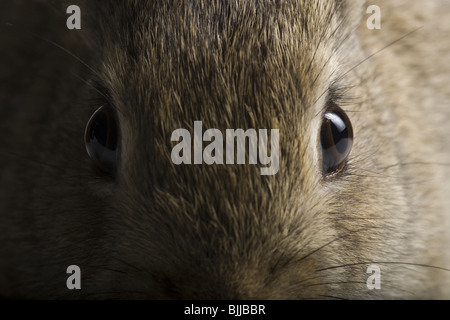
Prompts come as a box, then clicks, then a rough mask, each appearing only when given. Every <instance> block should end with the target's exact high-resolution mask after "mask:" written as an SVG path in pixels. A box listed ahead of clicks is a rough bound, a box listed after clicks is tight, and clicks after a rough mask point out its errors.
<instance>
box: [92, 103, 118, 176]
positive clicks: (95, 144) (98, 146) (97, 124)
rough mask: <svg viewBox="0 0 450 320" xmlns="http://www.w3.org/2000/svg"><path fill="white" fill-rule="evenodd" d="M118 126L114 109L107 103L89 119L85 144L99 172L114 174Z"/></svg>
mask: <svg viewBox="0 0 450 320" xmlns="http://www.w3.org/2000/svg"><path fill="white" fill-rule="evenodd" d="M117 144H118V128H117V122H116V118H115V114H114V111H113V110H112V108H111V107H110V106H109V105H104V106H102V107H100V108H99V109H98V110H97V111H95V112H94V114H93V115H92V116H91V118H90V119H89V122H88V124H87V126H86V131H85V145H86V150H87V153H88V154H89V157H91V159H92V161H93V163H94V165H95V167H96V168H97V169H98V170H100V172H101V173H103V174H106V175H114V174H115V172H116V167H117V158H118V147H117Z"/></svg>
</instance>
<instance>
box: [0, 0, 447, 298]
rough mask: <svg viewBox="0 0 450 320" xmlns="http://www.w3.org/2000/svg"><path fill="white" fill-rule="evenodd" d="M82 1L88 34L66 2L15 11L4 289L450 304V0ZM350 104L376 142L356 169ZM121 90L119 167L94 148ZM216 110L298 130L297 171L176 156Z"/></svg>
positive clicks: (7, 112) (10, 45)
mask: <svg viewBox="0 0 450 320" xmlns="http://www.w3.org/2000/svg"><path fill="white" fill-rule="evenodd" d="M70 4H79V5H80V7H81V10H82V30H80V31H69V30H67V29H66V28H65V19H66V18H67V15H65V7H66V6H65V5H64V4H60V3H55V4H54V6H53V7H54V8H51V7H50V6H48V5H47V4H45V3H43V1H9V3H5V1H4V2H2V4H1V5H0V7H1V10H0V12H1V14H0V17H1V22H2V26H1V28H0V32H1V38H0V39H1V42H2V46H1V48H0V63H1V68H0V78H1V81H2V87H1V88H0V108H1V114H2V118H1V120H0V133H1V134H0V139H1V145H0V153H1V157H0V170H1V171H0V172H1V176H0V177H1V180H0V243H1V245H0V295H1V296H4V297H9V298H10V297H13V298H14V297H20V298H55V297H63V298H80V297H83V298H108V297H118V298H160V299H172V298H173V299H184V298H187V299H196V298H213V299H228V298H230V299H250V298H251V299H308V298H314V299H317V298H346V299H349V298H350V299H356V298H368V299H369V298H406V299H408V298H450V294H449V292H448V289H447V288H448V287H449V282H448V280H449V278H450V271H448V270H444V269H442V268H447V269H448V268H450V262H449V261H448V257H447V255H448V254H447V251H448V250H447V245H448V233H449V231H448V230H449V225H448V217H449V215H450V204H449V197H448V195H449V194H450V189H449V182H448V181H447V180H448V177H449V176H450V175H449V173H450V172H449V167H450V152H449V151H448V150H449V149H448V143H449V142H450V141H449V138H448V135H447V134H446V125H447V123H448V121H449V120H450V119H449V118H450V111H449V102H450V89H449V87H448V83H450V62H449V49H450V44H449V42H448V40H447V38H446V37H447V36H446V35H447V34H448V31H450V30H449V29H450V27H449V23H448V21H447V19H446V18H444V17H446V15H447V16H448V13H449V12H450V11H449V10H450V8H449V5H448V4H447V2H445V1H427V2H426V1H422V0H417V1H410V0H408V1H401V0H396V1H386V2H385V1H375V3H372V2H371V3H370V4H378V5H379V6H380V7H381V12H382V28H381V30H368V29H367V28H366V19H367V18H368V15H367V14H366V12H365V10H366V8H367V6H368V4H366V3H365V2H364V1H325V0H317V1H306V0H303V1H302V0H292V1H207V0H199V1H141V0H140V1H137V0H134V1H133V0H128V1H114V0H110V1H102V2H101V3H100V1H86V2H82V1H78V3H77V1H73V2H71V3H70ZM37 13H39V14H37ZM5 21H6V22H10V23H12V24H13V25H14V26H15V27H9V26H6V25H5V23H4V22H5ZM418 28H420V29H418ZM30 31H31V32H33V33H34V34H35V35H32V34H30ZM407 34H408V35H407ZM405 35H407V36H405ZM404 36H405V37H404ZM48 40H51V41H54V42H55V43H56V44H58V46H60V47H58V46H56V45H55V44H52V43H50V42H49V41H48ZM61 47H63V48H65V49H66V50H69V51H70V52H71V53H72V54H68V53H67V52H66V51H65V50H63V49H61ZM75 57H77V58H75ZM3 84H6V85H3ZM329 101H333V102H334V103H337V104H339V105H340V106H341V107H342V108H343V109H344V110H345V111H346V113H347V114H348V115H349V118H350V120H351V122H352V125H353V129H354V136H355V140H354V145H353V149H352V151H351V154H350V157H349V159H348V163H347V165H346V168H345V170H344V171H343V172H342V174H340V175H338V176H336V177H335V178H334V179H324V178H323V177H322V174H321V171H320V159H319V149H318V144H319V131H320V125H321V120H322V116H323V112H324V109H325V107H326V105H327V103H328V102H329ZM104 103H109V104H110V105H111V106H113V107H114V108H115V110H116V116H117V120H118V123H119V126H120V159H119V170H118V173H117V177H116V179H115V180H105V179H104V178H102V177H100V176H98V175H97V174H96V173H95V171H93V170H92V168H91V163H90V159H89V157H88V156H87V154H86V151H85V146H84V143H83V133H84V128H85V126H86V123H87V121H88V119H89V117H90V116H91V114H92V113H93V112H94V111H95V110H96V109H97V108H98V107H99V106H100V105H102V104H104ZM194 120H202V121H203V126H204V128H217V129H220V130H222V131H224V130H225V129H226V128H234V129H237V128H243V129H248V128H255V129H261V128H267V129H280V166H279V168H280V169H279V172H278V174H276V175H274V176H261V175H260V174H259V168H258V167H257V166H251V165H212V166H208V165H181V166H175V165H174V164H173V163H172V161H171V158H170V152H171V149H172V147H173V143H171V141H170V137H171V133H172V132H173V131H174V130H175V129H177V128H186V129H188V130H190V131H192V127H193V122H194ZM73 264H75V265H78V266H80V268H81V270H82V290H80V291H69V290H68V289H67V288H66V279H67V277H68V275H67V274H66V273H65V271H66V268H67V267H68V266H69V265H73ZM371 264H375V265H378V266H379V267H380V268H381V289H380V290H369V289H368V288H367V286H366V280H367V278H368V277H369V274H367V273H366V269H367V267H368V266H369V265H371Z"/></svg>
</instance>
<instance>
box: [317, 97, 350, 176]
mask: <svg viewBox="0 0 450 320" xmlns="http://www.w3.org/2000/svg"><path fill="white" fill-rule="evenodd" d="M352 144H353V129H352V124H351V122H350V119H349V118H348V117H347V115H346V114H345V112H344V111H343V110H342V109H341V108H339V107H338V106H337V105H333V106H331V107H330V108H329V109H328V110H327V112H326V113H325V115H324V117H323V120H322V127H321V129H320V150H321V158H322V172H323V174H324V175H325V176H327V175H332V174H335V173H337V172H339V171H340V170H342V168H343V167H344V165H345V161H346V160H347V157H348V155H349V153H350V150H351V149H352Z"/></svg>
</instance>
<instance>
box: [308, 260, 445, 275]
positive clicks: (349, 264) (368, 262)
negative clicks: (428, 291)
mask: <svg viewBox="0 0 450 320" xmlns="http://www.w3.org/2000/svg"><path fill="white" fill-rule="evenodd" d="M370 264H391V265H406V266H414V267H424V268H432V269H437V270H442V271H450V269H447V268H444V267H439V266H433V265H429V264H421V263H412V262H400V261H367V262H357V263H347V264H343V265H339V266H330V267H326V268H321V269H317V270H316V271H317V272H321V271H327V270H333V269H338V268H346V267H352V266H360V265H370Z"/></svg>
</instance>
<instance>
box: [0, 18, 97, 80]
mask: <svg viewBox="0 0 450 320" xmlns="http://www.w3.org/2000/svg"><path fill="white" fill-rule="evenodd" d="M5 24H6V26H8V27H13V28H16V29H18V30H20V31H22V32H24V33H27V34H29V35H31V36H33V37H35V38H37V39H40V40H42V41H45V42H47V43H49V44H51V45H53V46H55V47H56V48H58V49H60V50H62V51H63V52H65V53H66V54H68V55H69V56H71V57H72V58H74V59H75V60H77V61H78V62H80V63H81V64H82V65H83V66H85V67H86V68H87V69H89V70H90V71H91V72H92V73H93V74H95V75H96V76H99V74H98V72H97V71H96V70H94V69H93V68H92V67H91V66H90V65H89V64H87V63H86V62H85V61H83V60H82V59H81V58H80V57H78V56H77V55H76V54H74V53H72V52H71V51H69V50H68V49H66V48H64V47H63V46H61V45H59V44H58V43H56V42H54V41H52V40H50V39H48V38H44V37H41V36H40V35H38V34H36V33H34V32H32V31H30V30H28V29H25V28H21V27H19V26H16V25H14V24H12V23H10V22H6V23H5Z"/></svg>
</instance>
